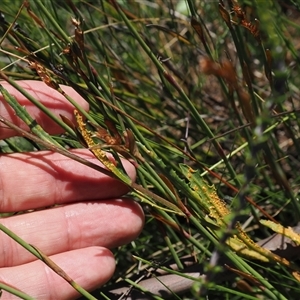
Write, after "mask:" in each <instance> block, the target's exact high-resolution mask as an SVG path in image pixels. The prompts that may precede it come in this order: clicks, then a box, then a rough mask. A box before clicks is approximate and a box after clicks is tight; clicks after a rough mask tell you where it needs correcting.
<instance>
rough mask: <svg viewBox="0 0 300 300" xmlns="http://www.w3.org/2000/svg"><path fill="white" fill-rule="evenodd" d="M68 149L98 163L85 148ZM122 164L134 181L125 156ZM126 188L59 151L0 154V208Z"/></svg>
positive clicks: (11, 209)
mask: <svg viewBox="0 0 300 300" xmlns="http://www.w3.org/2000/svg"><path fill="white" fill-rule="evenodd" d="M72 152H73V153H74V154H76V155H79V156H81V157H83V158H86V159H88V160H90V161H92V162H93V163H95V164H99V165H100V163H99V161H98V160H97V159H96V158H95V157H94V156H93V155H92V154H91V153H90V152H89V151H88V150H85V149H78V150H73V151H72ZM108 156H109V154H108ZM110 157H111V156H110ZM122 164H123V166H124V168H125V170H126V172H127V174H128V175H129V176H130V177H131V178H132V180H133V181H134V180H135V175H136V172H135V168H134V166H133V165H132V164H131V163H130V162H128V161H126V160H122ZM127 192H128V187H126V186H125V185H124V184H122V183H121V182H120V181H118V180H116V179H113V178H111V177H108V176H106V175H104V174H102V173H100V172H98V171H96V170H93V169H91V168H90V167H87V166H85V165H83V164H81V163H78V162H76V161H74V160H71V159H69V158H66V157H64V156H62V155H61V154H59V153H53V152H50V151H40V152H30V153H15V154H9V155H2V156H0V212H16V211H22V210H28V209H35V208H41V207H46V206H52V205H54V204H63V203H70V202H78V201H85V200H92V199H97V200H98V199H109V198H115V197H120V196H121V195H123V194H124V193H127Z"/></svg>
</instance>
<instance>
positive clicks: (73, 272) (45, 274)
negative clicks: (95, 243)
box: [0, 247, 115, 300]
mask: <svg viewBox="0 0 300 300" xmlns="http://www.w3.org/2000/svg"><path fill="white" fill-rule="evenodd" d="M50 258H51V259H52V260H53V261H54V262H55V263H56V264H57V265H58V266H59V267H61V268H62V269H63V270H64V271H65V272H66V273H67V274H68V275H69V276H70V277H71V278H72V279H73V280H74V281H75V282H77V283H78V284H79V285H80V286H82V287H83V288H85V289H86V290H93V289H95V288H97V287H98V286H101V285H103V284H104V283H105V282H106V281H108V280H109V278H110V277H111V276H112V274H113V272H114V269H115V261H114V258H113V256H112V254H111V252H110V251H109V250H107V249H104V248H100V247H90V248H85V249H78V250H74V251H70V252H67V253H62V254H58V255H54V256H53V257H50ZM0 281H1V282H4V283H6V284H8V285H11V286H13V287H15V288H17V289H19V290H21V291H23V292H25V293H27V294H28V295H30V296H31V297H33V298H34V299H45V300H46V299H61V300H63V299H74V297H76V296H77V297H78V296H79V294H78V293H77V292H76V291H75V290H74V289H73V288H72V287H71V286H70V285H69V284H68V283H67V282H66V281H65V280H64V279H62V278H61V277H60V276H58V275H57V274H56V273H55V272H54V271H52V270H51V269H50V268H48V267H47V266H46V265H45V264H44V263H43V262H41V261H34V262H31V263H28V264H24V265H21V266H16V267H11V268H2V269H1V272H0ZM2 292H3V294H2V296H1V298H3V299H7V300H9V299H19V298H17V297H15V296H12V295H11V294H9V293H7V292H5V291H2Z"/></svg>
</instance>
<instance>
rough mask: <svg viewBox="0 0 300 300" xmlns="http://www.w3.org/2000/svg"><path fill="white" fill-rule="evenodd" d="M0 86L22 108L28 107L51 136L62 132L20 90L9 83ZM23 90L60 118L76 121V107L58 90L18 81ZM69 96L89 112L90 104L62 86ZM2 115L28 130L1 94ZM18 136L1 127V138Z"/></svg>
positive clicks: (41, 83)
mask: <svg viewBox="0 0 300 300" xmlns="http://www.w3.org/2000/svg"><path fill="white" fill-rule="evenodd" d="M0 84H1V85H2V86H3V87H4V88H5V89H6V90H7V91H8V92H9V93H10V94H11V95H13V96H14V97H15V98H16V99H17V100H18V102H19V103H20V104H21V105H22V106H26V109H27V111H28V112H29V114H30V115H31V116H33V117H34V118H35V119H36V121H37V122H38V123H39V124H40V125H41V126H42V127H43V128H44V130H46V131H47V132H48V133H50V134H58V133H61V132H62V128H61V127H59V126H58V125H57V124H56V123H55V122H54V121H52V120H51V119H50V118H49V117H48V116H47V115H46V114H44V113H43V112H41V111H40V110H39V109H38V108H37V107H36V106H35V105H34V104H32V103H31V102H30V101H29V100H28V99H27V98H26V97H25V96H23V95H22V94H21V93H20V92H19V91H18V90H16V89H15V88H14V87H12V86H11V85H10V84H8V83H7V82H4V81H3V82H2V81H1V82H0ZM18 85H20V86H21V87H22V88H23V89H25V90H26V91H27V92H28V93H30V94H31V95H32V96H33V97H35V98H36V99H37V100H40V101H41V103H43V104H44V105H45V106H46V107H47V108H49V109H51V111H52V112H53V113H54V114H55V115H57V116H58V117H59V115H60V114H62V115H64V116H66V117H68V118H69V119H71V120H74V114H73V111H74V106H73V105H72V104H70V103H69V102H68V101H67V100H66V98H65V97H64V96H63V95H61V94H60V93H59V92H57V91H56V90H54V89H52V88H50V87H49V86H47V85H46V84H45V83H43V82H41V81H34V80H20V81H18ZM61 88H62V89H63V90H64V91H65V93H66V94H67V95H69V96H70V97H71V98H73V99H74V100H75V101H77V103H78V104H79V105H80V106H82V108H83V109H85V110H88V108H89V105H88V103H87V102H86V101H85V100H84V99H83V98H82V97H81V96H80V95H79V94H78V93H76V92H75V91H74V90H73V89H72V88H71V87H68V86H61ZM0 115H2V116H3V117H5V118H7V119H9V120H10V121H11V122H13V123H14V124H16V125H18V126H19V127H21V128H22V129H25V130H28V127H27V125H25V123H23V121H21V119H19V117H17V116H16V114H15V112H14V110H13V109H12V108H11V107H10V106H9V105H8V104H7V103H6V101H5V100H4V99H3V96H2V94H1V93H0ZM14 135H16V132H14V131H13V130H12V129H10V128H6V127H4V126H0V138H1V139H5V138H8V137H11V136H14Z"/></svg>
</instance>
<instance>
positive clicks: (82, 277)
mask: <svg viewBox="0 0 300 300" xmlns="http://www.w3.org/2000/svg"><path fill="white" fill-rule="evenodd" d="M0 83H1V84H2V85H3V87H4V88H5V89H7V90H8V91H9V92H10V93H11V94H13V95H15V97H16V98H17V99H18V101H19V102H20V103H21V104H22V105H24V106H26V108H27V110H28V111H29V113H30V114H31V115H33V116H35V118H36V120H37V121H38V122H39V123H40V124H41V125H42V126H43V128H44V129H45V130H46V131H48V132H49V133H51V134H58V133H60V132H62V129H61V128H59V127H58V126H56V125H55V124H54V123H53V122H52V121H51V120H49V118H48V117H45V116H44V115H43V114H41V113H40V112H39V110H38V109H37V108H35V107H34V106H33V105H32V104H30V102H29V101H28V100H26V99H25V97H24V96H22V95H21V94H19V92H17V91H16V90H15V89H14V88H13V87H11V86H10V85H8V84H7V83H5V82H0ZM19 84H20V85H21V86H22V87H23V88H25V89H26V90H27V91H28V92H30V93H32V94H33V96H35V97H36V98H38V99H40V101H41V102H42V103H43V104H44V105H46V106H47V107H49V108H51V109H52V111H53V112H55V113H56V114H57V115H59V114H63V115H65V116H66V117H68V118H69V119H73V120H74V117H73V109H74V108H73V107H72V106H71V105H70V104H69V103H68V102H67V101H66V100H65V99H64V97H63V96H61V95H60V94H59V93H58V92H56V91H55V90H53V89H51V88H49V87H47V86H46V85H45V84H44V83H42V82H37V81H20V82H19ZM63 89H64V90H65V92H66V93H67V94H68V95H69V96H71V97H72V98H73V99H75V100H76V101H77V102H78V103H79V104H80V105H82V106H83V107H84V108H85V109H86V110H88V104H87V103H86V102H85V101H84V99H82V98H81V97H80V96H79V95H78V94H77V93H76V92H75V91H74V90H72V89H71V88H69V87H63ZM0 115H3V116H4V117H6V118H8V119H9V120H10V121H12V122H14V123H15V124H19V125H21V127H22V128H24V129H25V128H26V126H25V125H23V124H21V123H20V121H19V119H18V118H17V117H16V116H15V115H14V113H13V111H12V110H11V109H10V107H8V106H7V105H6V104H5V102H4V100H3V97H2V95H0ZM14 135H16V133H15V132H14V131H12V130H11V129H9V128H7V127H5V126H4V125H3V124H2V125H1V124H0V139H4V138H8V137H11V136H14ZM74 153H76V154H77V155H80V156H82V157H84V158H86V159H89V160H91V161H93V162H94V163H98V164H100V163H99V162H98V161H97V160H96V159H95V158H94V157H93V155H92V154H91V153H90V152H89V151H88V150H85V149H81V150H74ZM123 165H124V167H125V169H126V171H127V173H128V175H129V176H130V177H131V178H132V179H133V180H134V179H135V176H136V172H135V168H134V166H133V165H132V164H131V163H130V162H128V161H126V160H123ZM127 191H128V189H127V187H126V186H124V185H123V184H122V183H120V182H118V181H117V180H115V179H112V178H109V177H107V176H105V175H103V174H101V173H99V172H97V171H95V170H93V169H91V168H89V167H86V166H84V165H82V164H80V163H78V162H75V161H72V160H70V159H69V158H66V157H64V156H62V155H60V154H57V153H53V152H50V151H40V152H33V153H22V154H21V153H16V154H9V155H1V156H0V212H1V213H3V212H16V211H26V210H31V209H36V211H34V212H30V213H26V214H22V215H17V216H13V217H7V218H2V219H0V222H1V223H2V224H3V225H5V226H6V227H8V228H9V229H10V230H12V231H13V232H14V233H16V234H18V235H19V236H20V237H21V238H23V239H24V240H25V241H26V242H28V243H30V244H32V245H34V246H36V247H38V248H39V249H40V250H41V251H43V252H44V253H45V254H46V255H48V256H49V257H50V258H51V259H52V260H53V261H54V262H55V263H56V264H58V265H59V266H60V267H61V268H62V269H63V270H64V271H65V272H66V273H67V274H68V275H69V276H70V277H71V278H72V279H73V280H75V281H76V282H77V283H78V284H79V285H81V286H82V287H83V288H85V289H86V290H89V291H91V290H93V289H95V288H97V287H100V286H101V285H103V284H104V283H105V282H107V281H108V280H109V278H110V277H111V276H112V275H113V273H114V270H115V260H114V257H113V255H112V253H111V251H110V250H109V249H112V248H114V247H117V246H120V245H123V244H126V243H129V242H130V241H132V240H133V239H135V238H136V237H137V236H138V235H139V233H140V232H141V230H142V227H143V223H144V215H143V212H142V210H141V208H140V206H139V205H138V204H137V203H135V202H134V201H133V200H130V199H122V198H121V197H122V196H123V195H124V194H125V193H126V192H127ZM54 204H58V205H61V206H58V207H55V208H48V209H47V208H45V207H49V206H53V205H54ZM0 282H3V283H6V284H8V285H11V286H14V287H16V288H18V289H19V290H21V291H23V292H25V293H27V294H29V295H30V296H32V297H34V298H37V299H75V298H76V297H78V293H77V292H76V291H75V290H74V289H73V288H72V287H71V286H70V285H69V284H68V283H67V282H65V281H64V280H63V279H62V278H61V277H59V276H58V275H57V274H55V273H54V272H53V271H52V270H50V269H49V268H48V267H47V266H46V265H45V264H43V263H42V262H41V261H38V260H36V259H35V257H34V256H33V255H32V254H30V253H28V252H27V251H26V250H24V249H23V248H22V247H21V246H19V245H18V244H17V243H16V242H14V241H13V240H12V239H10V238H9V237H8V236H7V235H5V234H4V233H3V232H0ZM1 298H3V299H17V298H16V297H14V296H12V295H10V294H8V293H6V292H5V291H3V294H2V297H1Z"/></svg>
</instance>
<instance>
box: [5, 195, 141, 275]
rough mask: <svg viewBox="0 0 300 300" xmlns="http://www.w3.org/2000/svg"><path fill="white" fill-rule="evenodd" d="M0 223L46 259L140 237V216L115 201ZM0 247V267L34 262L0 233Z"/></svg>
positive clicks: (125, 203)
mask: <svg viewBox="0 0 300 300" xmlns="http://www.w3.org/2000/svg"><path fill="white" fill-rule="evenodd" d="M1 223H2V224H3V225H4V226H6V227H8V228H9V229H10V230H12V231H13V232H14V233H15V234H17V235H18V236H20V237H21V238H22V239H24V240H25V241H26V242H27V243H29V244H32V245H34V246H36V247H38V248H39V249H41V250H42V251H43V252H44V253H45V254H46V255H54V254H58V253H60V252H65V251H69V250H74V249H79V248H85V247H90V246H103V247H105V248H114V247H117V246H120V245H122V244H126V243H128V242H130V241H132V240H134V239H135V238H136V237H137V236H138V235H139V234H140V232H141V230H142V227H143V224H144V215H143V211H142V209H141V208H140V206H139V205H138V204H137V203H135V202H134V201H132V200H129V199H124V200H121V199H119V200H104V201H101V202H85V203H76V204H71V205H66V206H63V207H56V208H53V209H48V210H42V211H35V212H32V213H28V214H23V215H18V216H14V217H10V218H6V219H2V220H1ZM0 245H1V248H0V267H6V266H15V265H19V264H24V263H27V262H29V261H32V260H34V259H35V258H34V257H33V255H32V254H30V253H29V252H28V251H26V250H24V248H22V247H21V246H20V245H19V244H17V243H16V242H14V241H13V240H12V239H11V238H10V237H9V236H7V235H5V234H4V233H3V232H0ZM0 273H1V272H0Z"/></svg>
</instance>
